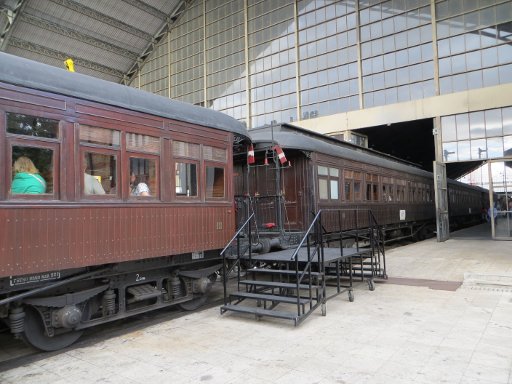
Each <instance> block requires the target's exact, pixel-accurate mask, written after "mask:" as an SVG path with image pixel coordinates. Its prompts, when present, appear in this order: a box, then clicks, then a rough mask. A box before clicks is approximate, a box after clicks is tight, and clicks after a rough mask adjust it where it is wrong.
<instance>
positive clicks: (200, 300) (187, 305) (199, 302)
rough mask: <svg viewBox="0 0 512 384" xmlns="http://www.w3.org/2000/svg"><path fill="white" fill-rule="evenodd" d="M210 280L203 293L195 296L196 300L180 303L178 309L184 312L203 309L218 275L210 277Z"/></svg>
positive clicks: (214, 274)
mask: <svg viewBox="0 0 512 384" xmlns="http://www.w3.org/2000/svg"><path fill="white" fill-rule="evenodd" d="M208 278H209V279H210V283H209V284H208V285H207V287H206V288H205V289H204V292H203V293H196V294H194V298H193V299H192V300H189V301H185V302H184V303H179V304H178V307H180V308H181V309H183V310H184V311H195V310H196V309H198V308H200V307H202V306H203V305H204V303H206V300H208V293H209V292H210V291H211V289H212V286H213V283H215V280H216V279H217V274H216V273H213V274H211V275H210V276H208Z"/></svg>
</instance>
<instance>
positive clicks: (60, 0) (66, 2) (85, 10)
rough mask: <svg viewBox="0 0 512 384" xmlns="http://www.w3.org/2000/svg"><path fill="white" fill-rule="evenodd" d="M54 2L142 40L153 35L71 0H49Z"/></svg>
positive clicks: (148, 38)
mask: <svg viewBox="0 0 512 384" xmlns="http://www.w3.org/2000/svg"><path fill="white" fill-rule="evenodd" d="M51 1H53V2H54V3H56V4H59V5H62V6H64V7H67V8H69V9H71V10H73V11H75V12H78V13H81V14H82V15H86V16H89V17H91V18H93V19H95V20H98V21H101V22H103V23H105V24H108V25H111V26H112V27H115V28H118V29H120V30H122V31H124V32H126V33H129V34H131V35H134V36H138V37H140V38H141V39H144V40H151V39H152V38H153V36H152V35H151V34H149V33H147V32H144V31H142V30H140V29H137V28H134V27H132V26H131V25H128V24H126V23H123V22H122V21H119V20H116V19H113V18H112V17H110V16H107V15H105V14H104V13H101V12H98V11H96V10H94V9H92V8H89V7H86V6H85V5H82V4H79V3H76V2H74V1H72V0H51Z"/></svg>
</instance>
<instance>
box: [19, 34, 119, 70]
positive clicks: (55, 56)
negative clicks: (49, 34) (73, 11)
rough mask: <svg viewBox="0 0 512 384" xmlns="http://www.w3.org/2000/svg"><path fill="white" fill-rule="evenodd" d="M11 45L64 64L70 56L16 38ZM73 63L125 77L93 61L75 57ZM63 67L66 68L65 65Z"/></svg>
mask: <svg viewBox="0 0 512 384" xmlns="http://www.w3.org/2000/svg"><path fill="white" fill-rule="evenodd" d="M9 44H10V45H12V46H14V47H18V48H21V49H26V50H29V51H31V52H35V53H38V54H41V55H44V56H47V57H51V58H53V59H58V60H61V61H62V62H64V60H66V59H68V58H69V54H67V53H64V52H60V51H57V50H55V49H51V48H48V47H43V46H42V45H39V44H34V43H30V42H28V41H24V40H21V39H18V38H14V37H13V38H11V39H10V40H9ZM73 61H74V63H75V65H79V66H82V67H84V68H88V69H91V70H94V71H98V72H102V73H105V74H108V75H110V76H115V77H118V78H122V77H123V76H124V72H122V71H119V70H117V69H114V68H110V67H107V66H105V65H101V64H98V63H95V62H92V61H89V60H86V59H82V58H79V57H73ZM63 67H64V64H63Z"/></svg>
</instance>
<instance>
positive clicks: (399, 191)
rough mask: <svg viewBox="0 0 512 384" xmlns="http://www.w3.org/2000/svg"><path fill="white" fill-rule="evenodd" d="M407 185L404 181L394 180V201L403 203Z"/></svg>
mask: <svg viewBox="0 0 512 384" xmlns="http://www.w3.org/2000/svg"><path fill="white" fill-rule="evenodd" d="M406 185H407V183H406V182H405V180H396V201H402V202H404V201H405V198H406V194H405V187H406Z"/></svg>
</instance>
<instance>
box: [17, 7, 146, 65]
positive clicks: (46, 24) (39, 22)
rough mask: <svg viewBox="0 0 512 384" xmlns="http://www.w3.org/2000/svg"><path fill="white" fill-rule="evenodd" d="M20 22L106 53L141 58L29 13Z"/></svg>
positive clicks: (23, 15)
mask: <svg viewBox="0 0 512 384" xmlns="http://www.w3.org/2000/svg"><path fill="white" fill-rule="evenodd" d="M19 18H20V20H22V21H25V22H27V23H30V24H32V25H35V26H38V27H41V28H43V29H46V30H48V31H52V32H56V33H58V34H60V35H63V36H66V37H70V38H72V39H75V40H78V41H81V42H83V43H87V44H90V45H92V46H94V47H97V48H101V49H104V50H106V51H110V52H114V53H116V54H118V55H121V56H125V57H128V58H130V59H132V60H137V57H138V56H139V55H138V54H137V53H135V52H132V51H129V50H128V49H124V48H121V47H119V46H117V45H114V44H111V43H108V42H106V41H103V40H99V39H96V38H95V37H92V36H89V35H86V34H84V33H81V32H78V31H77V30H75V29H72V28H67V27H64V26H62V25H58V24H55V23H53V22H51V21H48V20H44V19H41V18H39V17H36V16H33V15H29V14H27V13H23V14H22V15H20V16H19Z"/></svg>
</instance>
